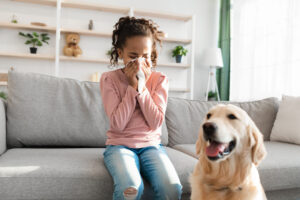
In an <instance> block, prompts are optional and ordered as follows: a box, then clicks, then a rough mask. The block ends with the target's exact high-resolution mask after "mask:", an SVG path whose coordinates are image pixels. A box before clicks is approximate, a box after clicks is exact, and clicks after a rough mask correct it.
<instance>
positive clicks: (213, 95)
mask: <svg viewBox="0 0 300 200" xmlns="http://www.w3.org/2000/svg"><path fill="white" fill-rule="evenodd" d="M214 97H217V93H216V92H213V91H209V92H208V98H214Z"/></svg>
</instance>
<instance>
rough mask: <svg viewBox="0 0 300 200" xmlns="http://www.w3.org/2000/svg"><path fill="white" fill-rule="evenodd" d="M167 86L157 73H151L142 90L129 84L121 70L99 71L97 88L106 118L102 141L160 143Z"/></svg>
mask: <svg viewBox="0 0 300 200" xmlns="http://www.w3.org/2000/svg"><path fill="white" fill-rule="evenodd" d="M168 89H169V81H168V78H167V77H166V76H165V75H164V74H163V73H161V72H152V73H151V76H150V77H149V80H148V81H147V82H146V89H145V90H144V91H143V92H138V91H136V90H135V89H134V88H133V87H132V86H130V85H129V83H128V81H127V78H126V75H125V74H124V72H122V70H121V69H116V70H113V71H109V72H104V73H102V75H101V78H100V91H101V97H102V103H103V106H104V110H105V112H106V115H107V116H108V118H109V121H110V128H109V130H108V131H107V133H106V134H107V140H106V143H105V144H106V145H125V146H128V147H130V148H142V147H146V146H153V145H158V144H160V143H161V127H162V123H163V120H164V115H165V111H166V107H167V98H168Z"/></svg>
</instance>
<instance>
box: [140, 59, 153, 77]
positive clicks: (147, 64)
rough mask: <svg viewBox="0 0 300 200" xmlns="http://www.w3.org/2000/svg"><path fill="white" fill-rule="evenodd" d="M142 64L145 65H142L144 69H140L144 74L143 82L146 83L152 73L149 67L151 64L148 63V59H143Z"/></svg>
mask: <svg viewBox="0 0 300 200" xmlns="http://www.w3.org/2000/svg"><path fill="white" fill-rule="evenodd" d="M144 63H145V65H144V67H142V70H143V72H144V74H145V82H147V81H148V80H149V78H150V76H151V73H152V71H151V67H152V65H151V63H150V62H149V60H148V59H145V62H144Z"/></svg>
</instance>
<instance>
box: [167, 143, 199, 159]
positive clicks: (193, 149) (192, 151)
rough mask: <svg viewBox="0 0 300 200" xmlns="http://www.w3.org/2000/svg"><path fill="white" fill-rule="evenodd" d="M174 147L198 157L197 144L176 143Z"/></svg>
mask: <svg viewBox="0 0 300 200" xmlns="http://www.w3.org/2000/svg"><path fill="white" fill-rule="evenodd" d="M172 148H173V149H176V150H178V151H181V152H183V153H186V154H188V155H190V156H192V157H194V158H197V155H196V145H195V144H176V145H174V146H172ZM197 159H198V158H197Z"/></svg>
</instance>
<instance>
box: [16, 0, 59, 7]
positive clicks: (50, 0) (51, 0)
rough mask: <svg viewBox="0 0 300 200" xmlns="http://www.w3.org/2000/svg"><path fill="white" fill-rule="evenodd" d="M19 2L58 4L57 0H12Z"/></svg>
mask: <svg viewBox="0 0 300 200" xmlns="http://www.w3.org/2000/svg"><path fill="white" fill-rule="evenodd" d="M12 1H17V2H24V3H34V4H41V5H47V6H56V2H57V1H56V0H12Z"/></svg>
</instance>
